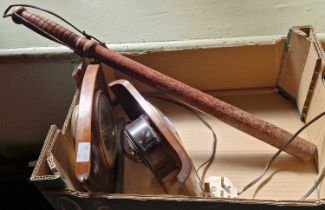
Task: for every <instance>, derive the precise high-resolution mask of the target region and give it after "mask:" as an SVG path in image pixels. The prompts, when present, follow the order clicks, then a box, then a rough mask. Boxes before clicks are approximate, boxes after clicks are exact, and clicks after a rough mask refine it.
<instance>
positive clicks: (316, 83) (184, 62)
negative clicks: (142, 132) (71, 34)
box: [32, 27, 325, 209]
mask: <svg viewBox="0 0 325 210" xmlns="http://www.w3.org/2000/svg"><path fill="white" fill-rule="evenodd" d="M292 31H294V32H291V33H290V35H289V40H287V42H286V43H290V44H287V45H285V40H282V39H280V40H278V41H277V42H274V43H269V44H265V45H244V46H231V47H218V46H216V47H214V48H210V49H190V50H179V51H166V52H154V53H147V54H141V55H132V54H130V55H129V56H130V57H131V58H133V59H136V60H138V61H140V62H142V63H144V64H146V65H149V66H151V67H154V68H156V69H158V70H160V71H162V72H164V73H166V74H168V75H170V76H173V77H175V78H177V79H179V80H181V81H184V82H186V83H188V84H190V85H193V86H195V87H198V88H200V89H202V90H204V91H208V92H209V93H210V94H212V95H214V96H216V97H219V98H221V99H223V100H225V101H226V102H229V103H230V104H233V105H235V106H238V107H239V108H242V109H244V110H246V111H248V112H250V113H253V114H255V115H256V116H258V117H260V118H262V119H265V120H268V121H270V122H272V123H274V124H275V125H278V126H280V127H282V128H284V129H286V130H288V131H291V132H295V131H296V130H298V129H299V128H300V127H301V126H302V125H303V122H302V121H301V120H300V116H299V115H298V114H297V112H296V104H294V103H292V101H290V100H287V99H286V98H284V97H283V96H282V95H281V94H279V93H278V90H277V89H276V86H277V85H280V87H281V89H282V90H285V91H286V92H287V93H289V94H290V95H291V96H292V97H293V98H295V99H296V100H297V106H298V107H299V109H300V110H301V111H302V110H303V107H304V106H305V104H308V106H307V107H308V108H307V109H305V112H306V121H308V120H310V119H311V118H312V117H313V116H315V115H316V114H318V113H319V112H320V111H322V109H324V108H323V107H325V90H324V88H325V87H324V84H323V82H322V71H323V70H322V67H323V65H322V61H320V59H322V58H320V57H319V56H321V54H322V49H320V48H318V49H317V48H313V47H312V46H314V44H315V43H316V45H317V43H319V42H318V41H317V38H316V36H315V35H314V34H313V31H312V29H311V28H307V27H302V28H298V27H296V28H294V29H292ZM306 31H307V33H306ZM305 34H309V37H308V36H306V35H305ZM311 34H312V35H311ZM310 37H311V38H310ZM285 46H286V47H285ZM314 49H317V50H318V53H317V51H316V50H315V51H314ZM286 50H287V51H286ZM315 52H316V53H315ZM319 52H321V53H319ZM105 69H106V70H107V71H106V72H107V75H106V76H107V77H108V79H109V80H113V79H116V78H121V77H125V75H122V74H119V73H116V72H112V71H111V69H110V68H108V67H105ZM198 69H199V70H198ZM316 70H317V71H316ZM315 72H316V73H315ZM130 80H131V82H133V83H134V84H135V86H136V87H137V88H138V89H139V90H141V91H142V92H154V90H153V89H152V88H149V87H147V86H145V85H143V84H141V83H139V82H137V81H134V80H132V79H130ZM310 90H312V91H310ZM77 97H78V92H77V93H76V95H75V98H74V102H73V103H72V106H71V108H70V110H72V109H73V107H74V106H75V103H76V99H77ZM308 97H309V99H308V100H309V102H306V101H307V98H308ZM152 103H153V104H155V105H156V106H157V107H158V108H160V109H161V110H162V111H163V112H164V113H165V114H166V115H167V116H168V117H169V118H170V119H171V120H172V122H173V123H174V124H175V127H176V129H177V131H178V133H179V134H180V137H181V139H182V142H183V144H184V146H185V148H186V149H187V151H188V153H189V155H190V156H191V158H192V159H193V161H194V164H195V166H196V167H198V166H199V165H200V163H202V162H204V161H205V160H206V159H208V157H209V155H210V152H211V145H212V137H211V133H210V132H209V131H208V130H207V129H206V127H204V126H203V124H202V122H200V121H198V120H197V118H196V117H195V116H194V115H193V114H191V113H190V112H188V111H186V110H184V109H183V108H181V107H178V106H176V105H173V104H170V103H167V102H163V101H159V100H152ZM115 111H116V113H117V114H118V115H121V112H120V110H119V108H117V109H116V110H115ZM70 118H71V111H70V112H69V114H68V116H67V118H66V122H65V124H64V128H63V129H62V131H61V130H59V129H56V132H59V133H60V134H58V135H52V134H51V133H53V127H52V131H51V130H50V132H49V136H48V139H47V141H57V140H59V139H60V138H61V137H64V138H66V139H67V140H68V141H69V140H70V141H71V133H70ZM204 118H205V119H207V120H208V121H209V122H210V124H211V125H212V126H213V128H214V130H215V132H216V134H217V137H218V146H217V153H216V157H215V160H214V163H213V164H212V166H211V168H210V169H209V170H208V173H207V176H210V175H222V176H226V177H228V178H230V179H231V180H232V182H233V183H234V185H235V186H236V187H237V188H239V189H241V188H242V187H244V186H245V185H246V184H247V183H248V182H250V181H251V180H253V179H254V178H255V177H256V176H258V175H259V174H260V173H261V172H262V171H263V169H264V167H265V165H266V163H267V162H268V161H269V159H270V158H271V157H272V155H273V154H274V153H275V152H276V149H275V148H273V147H271V146H269V145H266V144H264V143H263V142H260V141H257V140H256V139H254V138H253V137H250V136H248V135H246V134H244V133H242V132H241V131H238V130H236V129H234V128H232V127H230V126H228V125H226V124H224V123H222V122H220V121H218V120H217V119H214V118H212V117H210V116H204ZM324 122H325V119H323V120H322V121H319V122H318V123H317V124H315V125H313V126H311V127H310V128H309V129H308V130H306V131H305V132H303V133H302V134H301V136H302V137H305V138H306V139H309V140H311V141H313V142H314V143H316V144H317V147H318V150H319V154H318V156H319V161H318V162H316V163H314V162H309V163H302V162H300V161H299V160H296V159H295V158H293V157H291V156H289V155H287V154H284V153H283V154H281V155H280V156H279V158H278V159H277V160H276V162H275V163H274V165H273V166H272V168H271V169H270V170H269V171H268V173H267V174H266V176H265V177H264V178H263V180H262V181H260V182H259V183H258V184H257V185H256V186H254V187H252V188H251V189H249V190H248V191H247V192H245V193H244V194H243V195H241V196H240V197H239V198H237V199H220V198H219V199H217V198H194V197H184V196H169V195H164V194H163V191H162V189H161V187H160V185H159V184H158V183H157V181H156V180H155V179H154V178H153V176H152V175H151V173H150V172H149V170H148V169H146V168H145V167H143V166H141V165H140V166H139V165H137V164H136V163H133V162H130V161H129V160H126V162H125V167H124V170H125V175H124V183H125V184H124V194H122V195H120V194H113V195H109V194H100V193H86V192H78V191H73V190H72V191H71V190H68V189H57V188H56V189H55V190H54V189H53V190H52V189H51V188H48V187H47V189H44V188H42V193H43V194H44V195H45V196H46V197H47V199H48V200H49V201H50V202H51V203H52V205H53V206H54V207H56V209H63V208H66V209H67V208H68V209H71V208H75V209H87V208H88V209H89V208H94V209H96V208H108V209H129V208H132V209H140V208H141V209H143V208H144V209H149V208H153V207H154V208H155V209H156V208H157V209H166V208H168V209H194V208H195V209H197V208H200V209H211V208H217V207H230V208H237V207H238V208H245V207H249V208H252V207H254V208H262V207H263V208H267V207H268V208H275V207H277V206H287V207H292V206H319V207H323V206H322V204H323V200H322V199H324V198H325V190H324V189H323V187H321V189H320V190H319V191H318V193H317V192H315V193H313V194H312V195H311V196H310V197H309V198H308V200H306V201H299V198H300V197H301V196H302V195H303V194H304V193H306V192H307V190H308V189H309V188H310V187H311V186H312V184H313V183H314V180H315V179H316V177H317V175H318V173H319V171H318V168H322V167H323V165H324V161H323V159H324V158H322V157H324V155H325V153H324V152H325V151H324V146H323V145H324V144H323V143H324V138H325V131H324V129H323V126H324ZM50 134H51V135H50ZM60 136H61V137H60ZM44 145H47V143H45V144H44ZM48 150H49V148H48V147H47V146H44V147H43V150H42V153H41V156H40V158H39V160H38V165H37V167H35V171H34V173H33V175H32V179H33V177H34V176H35V174H39V173H40V172H42V174H41V175H40V176H39V177H43V178H39V179H47V178H46V177H47V174H52V173H53V172H52V171H51V170H49V168H50V167H48V166H47V164H46V160H45V159H44V157H43V155H42V154H43V153H44V152H43V151H47V152H48ZM130 171H132V173H128V172H130ZM44 177H45V178H44ZM34 181H35V180H34ZM40 184H42V183H40ZM79 207H80V208H79Z"/></svg>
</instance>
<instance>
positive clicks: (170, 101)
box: [145, 94, 218, 183]
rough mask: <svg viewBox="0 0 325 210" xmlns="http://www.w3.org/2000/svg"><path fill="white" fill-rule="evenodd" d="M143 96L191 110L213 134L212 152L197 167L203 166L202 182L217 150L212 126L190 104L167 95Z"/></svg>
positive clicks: (215, 136)
mask: <svg viewBox="0 0 325 210" xmlns="http://www.w3.org/2000/svg"><path fill="white" fill-rule="evenodd" d="M145 97H146V98H155V99H159V100H163V101H166V102H169V103H173V104H175V105H178V106H180V107H182V108H185V109H187V110H188V111H190V112H192V113H193V114H194V115H195V116H196V117H197V118H198V119H199V120H200V121H201V122H202V123H203V124H204V125H205V126H206V127H207V128H208V129H209V130H210V131H211V133H212V136H213V144H212V153H211V155H210V157H209V159H208V160H206V161H205V162H203V163H202V164H200V166H199V167H198V168H197V172H199V171H200V169H202V168H203V167H204V166H205V167H204V169H203V172H202V175H201V177H200V179H201V182H202V183H203V182H204V178H205V174H206V172H207V170H208V169H209V168H210V166H211V164H212V162H213V161H214V157H215V154H216V150H217V143H218V139H217V135H216V133H215V132H214V130H213V128H212V126H211V125H210V124H209V123H208V122H207V121H206V120H205V119H203V117H202V116H201V115H200V114H199V113H198V111H197V110H195V109H194V108H192V107H191V106H189V105H187V104H185V103H182V102H180V101H177V100H174V99H171V98H167V97H163V96H157V95H153V94H147V95H145Z"/></svg>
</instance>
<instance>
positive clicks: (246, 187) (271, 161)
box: [238, 112, 325, 200]
mask: <svg viewBox="0 0 325 210" xmlns="http://www.w3.org/2000/svg"><path fill="white" fill-rule="evenodd" d="M324 115H325V112H322V113H320V114H319V115H317V116H316V117H314V118H313V119H312V120H311V121H309V122H308V123H306V124H305V125H304V126H302V127H301V128H300V129H299V130H298V131H297V132H296V133H295V134H294V135H293V136H292V137H291V138H290V139H289V140H288V141H287V142H286V143H284V144H283V145H282V146H281V148H280V149H279V150H278V151H277V152H276V153H275V154H274V155H273V156H272V158H271V159H270V160H269V162H268V163H267V164H266V167H265V169H264V171H263V173H262V174H261V175H260V176H258V177H257V178H255V179H254V180H253V181H251V182H250V183H248V184H247V185H246V186H244V187H243V189H242V190H241V191H240V192H238V195H241V194H242V193H244V192H245V191H246V190H248V189H249V188H251V187H252V186H253V185H254V184H256V183H257V182H258V181H260V180H261V179H262V178H263V177H264V175H265V174H266V172H267V171H268V170H269V168H270V167H271V165H272V163H273V162H274V160H275V159H276V158H277V157H278V156H279V155H280V153H281V152H282V151H283V150H284V149H285V148H287V147H288V145H289V144H290V143H291V142H292V141H294V140H295V138H296V137H297V136H298V135H299V134H300V133H301V132H302V131H303V130H305V129H306V128H307V127H308V126H310V125H311V124H313V123H314V122H316V121H317V120H319V119H320V118H321V117H323V116H324ZM324 175H325V167H324V168H323V171H322V173H321V175H320V177H319V179H318V180H317V181H316V182H315V184H314V185H313V186H312V188H311V189H310V190H309V191H308V192H307V193H306V194H305V195H304V196H303V197H302V198H301V200H304V199H306V198H307V197H308V196H309V195H310V194H311V193H312V192H313V191H314V190H315V189H316V188H317V186H318V185H319V183H320V182H321V179H322V178H323V177H324Z"/></svg>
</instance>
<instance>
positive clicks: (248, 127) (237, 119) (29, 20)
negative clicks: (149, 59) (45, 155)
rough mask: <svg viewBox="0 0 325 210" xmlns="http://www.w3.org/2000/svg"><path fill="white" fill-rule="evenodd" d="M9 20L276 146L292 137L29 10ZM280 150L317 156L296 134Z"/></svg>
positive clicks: (306, 158)
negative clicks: (288, 143)
mask: <svg viewBox="0 0 325 210" xmlns="http://www.w3.org/2000/svg"><path fill="white" fill-rule="evenodd" d="M12 19H13V21H14V22H16V23H18V24H20V23H22V24H24V25H25V26H27V27H28V28H30V29H32V30H34V31H35V32H37V33H39V34H41V35H43V36H45V37H47V38H50V39H52V40H53V37H54V38H55V39H56V40H59V42H60V43H63V44H64V45H66V46H69V47H70V48H71V49H73V50H75V52H76V53H78V54H79V55H80V56H86V57H90V58H95V59H96V60H98V61H100V62H103V63H105V64H107V65H109V66H111V67H114V68H115V69H117V70H119V71H121V72H123V73H125V74H128V75H130V76H131V77H134V78H136V79H138V80H140V81H142V82H144V83H146V84H148V85H150V86H152V87H155V88H157V89H158V90H161V91H163V92H165V93H167V94H169V95H170V96H172V97H175V98H177V99H179V100H182V101H184V102H186V103H188V104H190V105H192V106H194V107H196V108H198V109H201V110H203V111H204V112H206V113H209V114H211V115H213V116H215V117H217V118H218V119H220V120H222V121H223V122H225V123H227V124H229V125H231V126H233V127H235V128H237V129H239V130H241V131H243V132H245V133H247V134H249V135H251V136H254V137H256V138H258V139H260V140H262V141H264V142H266V143H268V144H270V145H273V146H275V147H277V148H281V146H282V145H284V144H285V143H286V142H287V141H288V140H289V139H290V138H291V137H292V134H291V133H289V132H288V131H286V130H283V129H281V128H279V127H277V126H275V125H273V124H271V123H269V122H266V121H264V120H261V119H258V118H256V117H254V116H253V115H251V114H249V113H247V112H245V111H243V110H241V109H238V108H236V107H234V106H232V105H230V104H228V103H225V102H223V101H221V100H219V99H216V98H214V97H212V96H210V95H208V94H206V93H203V92H201V91H199V90H197V89H195V88H193V87H190V86H188V85H186V84H184V83H182V82H180V81H177V80H175V79H173V78H171V77H168V76H166V75H164V74H162V73H160V72H158V71H156V70H154V69H152V68H150V67H147V66H145V65H142V64H140V63H138V62H136V61H133V60H131V59H129V58H127V57H125V56H122V55H120V54H118V53H115V52H113V51H111V50H109V49H107V48H105V47H103V46H102V45H101V44H99V43H97V42H95V41H93V40H89V39H86V38H84V37H80V36H78V35H76V34H75V33H73V32H71V31H70V30H68V29H66V28H64V27H62V26H60V25H58V24H56V23H54V22H52V21H50V20H48V19H46V18H44V17H41V16H38V15H35V14H32V13H30V12H29V11H27V10H26V9H25V8H23V7H17V8H15V10H14V12H13V13H12ZM284 151H285V152H287V153H289V154H291V155H293V156H295V157H297V158H299V159H302V160H304V161H309V160H311V159H313V158H315V156H316V155H317V148H316V146H315V145H314V144H312V143H311V142H308V141H306V140H304V139H303V138H300V137H297V138H296V139H295V141H294V142H292V144H290V145H289V146H288V147H287V148H286V149H285V150H284Z"/></svg>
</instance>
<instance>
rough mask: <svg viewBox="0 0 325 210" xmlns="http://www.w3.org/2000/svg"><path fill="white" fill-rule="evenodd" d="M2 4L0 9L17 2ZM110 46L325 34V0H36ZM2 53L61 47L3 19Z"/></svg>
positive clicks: (8, 0) (5, 0)
mask: <svg viewBox="0 0 325 210" xmlns="http://www.w3.org/2000/svg"><path fill="white" fill-rule="evenodd" d="M19 2H24V3H26V1H14V2H13V1H12V0H1V4H0V11H4V10H5V8H6V7H7V6H8V5H9V4H12V3H19ZM27 3H29V4H34V5H38V6H40V7H44V8H46V9H51V10H53V11H55V12H57V13H59V14H60V15H62V16H64V17H66V18H67V19H68V20H70V21H71V22H72V23H74V24H75V25H77V26H79V27H80V28H82V29H85V30H86V31H88V32H91V33H92V34H94V35H96V36H98V38H100V39H102V40H104V41H105V42H107V43H132V42H154V41H171V40H188V39H210V38H229V37H246V36H265V35H267V36H268V35H286V33H287V31H288V28H289V27H291V26H293V25H306V24H311V25H314V26H315V28H316V29H317V32H322V33H324V32H325V24H324V20H325V13H324V12H323V8H325V1H323V0H312V1H311V0H288V1H281V0H270V1H260V0H246V1H241V0H231V1H229V0H218V1H215V0H205V1H197V0H179V1H175V0H164V1H162V0H160V1H158V0H156V1H148V0H137V1H133V0H124V1H121V0H111V1H104V0H94V1H91V2H90V1H85V0H82V1H66V0H57V1H50V0H43V1H39V0H30V1H28V2H27ZM0 28H1V30H0V40H1V46H0V48H2V49H11V48H25V47H44V46H56V45H57V44H55V43H53V42H50V41H48V40H46V39H44V38H40V37H39V36H38V35H36V34H35V33H33V32H31V31H29V30H28V29H26V28H24V27H22V26H17V25H15V24H13V23H12V21H10V20H8V19H7V20H5V19H2V20H1V21H0Z"/></svg>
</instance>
